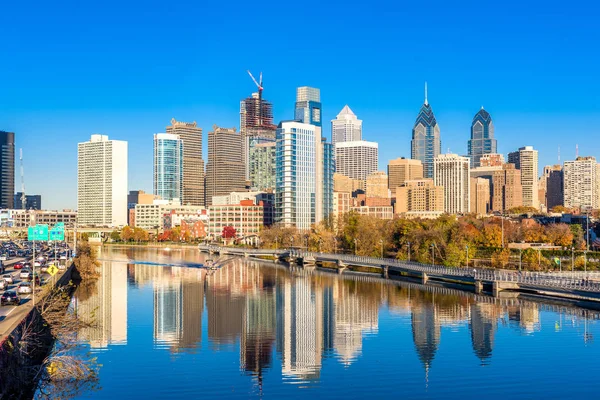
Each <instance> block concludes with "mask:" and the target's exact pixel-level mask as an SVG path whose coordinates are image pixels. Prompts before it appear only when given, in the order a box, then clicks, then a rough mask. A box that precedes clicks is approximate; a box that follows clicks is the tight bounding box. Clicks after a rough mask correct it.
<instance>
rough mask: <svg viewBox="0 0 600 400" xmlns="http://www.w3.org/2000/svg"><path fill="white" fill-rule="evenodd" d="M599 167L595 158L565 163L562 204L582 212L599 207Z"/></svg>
mask: <svg viewBox="0 0 600 400" xmlns="http://www.w3.org/2000/svg"><path fill="white" fill-rule="evenodd" d="M599 181H600V167H599V164H598V163H597V162H596V158H595V157H577V159H576V160H575V161H565V166H564V203H565V207H567V208H579V209H580V210H582V211H588V210H592V209H597V208H599V207H600V185H599V183H600V182H599Z"/></svg>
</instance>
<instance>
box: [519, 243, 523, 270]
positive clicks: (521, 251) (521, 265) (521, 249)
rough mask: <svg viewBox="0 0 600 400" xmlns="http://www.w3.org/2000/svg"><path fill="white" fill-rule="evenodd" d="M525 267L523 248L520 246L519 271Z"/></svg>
mask: <svg viewBox="0 0 600 400" xmlns="http://www.w3.org/2000/svg"><path fill="white" fill-rule="evenodd" d="M522 267H523V248H519V271H521V269H522Z"/></svg>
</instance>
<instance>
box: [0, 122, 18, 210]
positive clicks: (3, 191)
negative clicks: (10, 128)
mask: <svg viewBox="0 0 600 400" xmlns="http://www.w3.org/2000/svg"><path fill="white" fill-rule="evenodd" d="M0 167H2V168H1V169H0V208H9V209H10V208H14V204H13V200H14V198H13V196H14V194H15V134H14V133H13V132H4V131H0Z"/></svg>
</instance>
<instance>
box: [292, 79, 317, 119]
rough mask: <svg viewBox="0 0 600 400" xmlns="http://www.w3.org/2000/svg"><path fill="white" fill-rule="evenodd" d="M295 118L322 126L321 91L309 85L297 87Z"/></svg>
mask: <svg viewBox="0 0 600 400" xmlns="http://www.w3.org/2000/svg"><path fill="white" fill-rule="evenodd" d="M295 119H296V120H298V121H302V122H304V123H305V124H311V125H315V126H319V127H320V126H322V121H321V91H320V90H319V89H316V88H311V87H308V86H303V87H299V88H298V89H296V113H295Z"/></svg>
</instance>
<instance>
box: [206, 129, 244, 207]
mask: <svg viewBox="0 0 600 400" xmlns="http://www.w3.org/2000/svg"><path fill="white" fill-rule="evenodd" d="M244 171H245V166H244V163H243V160H242V138H241V136H240V133H239V132H238V131H237V129H236V128H220V127H218V126H217V125H213V129H212V131H210V132H208V162H207V163H206V204H208V205H210V204H212V198H213V196H221V195H225V194H229V193H231V192H243V191H244V190H246V177H245V172H244Z"/></svg>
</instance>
